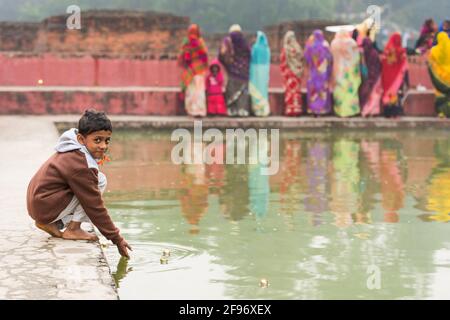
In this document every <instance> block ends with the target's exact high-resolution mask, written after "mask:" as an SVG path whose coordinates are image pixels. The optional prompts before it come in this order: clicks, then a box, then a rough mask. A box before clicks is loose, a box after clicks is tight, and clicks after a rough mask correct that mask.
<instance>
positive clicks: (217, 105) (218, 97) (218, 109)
mask: <svg viewBox="0 0 450 320" xmlns="http://www.w3.org/2000/svg"><path fill="white" fill-rule="evenodd" d="M209 71H210V73H209V75H208V77H207V78H206V94H207V96H208V114H209V115H227V106H226V104H225V98H224V96H223V90H222V87H223V81H224V80H223V74H222V68H221V67H220V64H219V61H218V60H217V59H216V60H213V62H212V63H211V65H210V67H209Z"/></svg>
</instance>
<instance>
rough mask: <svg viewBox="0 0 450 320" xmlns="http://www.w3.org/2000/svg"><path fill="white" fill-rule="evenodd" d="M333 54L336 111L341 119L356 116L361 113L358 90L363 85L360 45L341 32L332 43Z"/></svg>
mask: <svg viewBox="0 0 450 320" xmlns="http://www.w3.org/2000/svg"><path fill="white" fill-rule="evenodd" d="M331 52H332V54H333V79H334V81H335V87H334V90H333V97H334V111H335V113H336V115H338V116H339V117H353V116H356V115H357V114H359V113H360V108H359V96H358V90H359V86H360V85H361V74H360V70H359V65H360V56H359V49H358V45H357V44H356V41H355V40H353V39H352V37H351V36H350V34H349V33H348V32H346V31H340V32H338V33H337V34H336V37H335V38H334V40H333V42H332V43H331Z"/></svg>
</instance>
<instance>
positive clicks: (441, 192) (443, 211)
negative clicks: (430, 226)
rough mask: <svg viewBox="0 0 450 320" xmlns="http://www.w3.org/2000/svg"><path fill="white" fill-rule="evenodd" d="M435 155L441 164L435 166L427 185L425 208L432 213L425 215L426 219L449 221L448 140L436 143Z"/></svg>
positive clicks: (449, 144)
mask: <svg viewBox="0 0 450 320" xmlns="http://www.w3.org/2000/svg"><path fill="white" fill-rule="evenodd" d="M436 155H437V157H438V159H439V161H440V162H441V164H440V165H439V166H438V167H437V168H435V170H434V171H433V173H432V175H431V177H430V184H429V187H428V201H427V206H426V208H427V210H429V211H431V212H434V214H431V215H426V216H425V218H426V220H428V221H438V222H449V221H450V162H449V160H450V143H449V141H448V140H444V141H440V142H439V143H437V144H436Z"/></svg>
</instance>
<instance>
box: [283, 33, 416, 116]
mask: <svg viewBox="0 0 450 320" xmlns="http://www.w3.org/2000/svg"><path fill="white" fill-rule="evenodd" d="M369 34H370V32H368V33H367V36H363V37H359V38H358V39H354V38H353V37H352V34H351V33H350V32H348V31H340V32H338V33H337V34H336V36H335V38H334V40H333V41H332V42H331V45H330V44H329V43H328V42H327V40H326V39H325V37H324V34H323V32H322V31H320V30H316V31H314V33H313V34H312V35H311V36H310V38H309V39H308V40H307V42H306V46H305V51H304V53H303V50H302V48H301V46H300V44H299V43H298V42H297V41H296V40H295V35H294V34H293V33H292V32H288V33H287V34H286V36H285V39H284V46H283V50H282V54H281V70H282V73H283V76H284V79H285V83H286V85H285V87H286V95H285V106H286V115H287V116H298V115H301V114H302V110H303V109H304V108H302V107H301V102H302V100H301V89H302V79H306V92H307V108H306V110H307V113H309V114H312V115H314V116H320V115H329V114H332V113H334V114H335V115H337V116H339V117H354V116H358V115H362V116H363V117H371V116H378V115H380V114H382V113H384V115H385V116H387V117H397V116H399V115H400V114H401V111H402V109H401V97H402V87H403V86H404V85H405V84H407V83H408V81H407V80H408V78H407V67H408V64H407V56H406V50H405V49H404V48H403V47H402V45H401V36H400V34H399V33H395V34H393V35H392V36H391V38H390V39H389V42H388V44H387V45H386V48H385V50H384V52H383V53H381V54H380V53H379V52H378V50H377V48H376V45H375V43H374V41H372V39H371V37H370V36H369ZM303 61H304V63H303ZM304 67H306V68H304Z"/></svg>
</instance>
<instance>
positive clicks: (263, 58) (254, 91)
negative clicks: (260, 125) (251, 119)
mask: <svg viewBox="0 0 450 320" xmlns="http://www.w3.org/2000/svg"><path fill="white" fill-rule="evenodd" d="M269 79H270V48H269V43H268V41H267V37H266V35H265V34H264V32H262V31H258V35H257V37H256V42H255V44H254V45H253V48H252V58H251V62H250V84H249V91H250V96H251V98H252V111H253V114H254V115H255V116H257V117H267V116H268V115H269V114H270V105H269Z"/></svg>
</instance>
